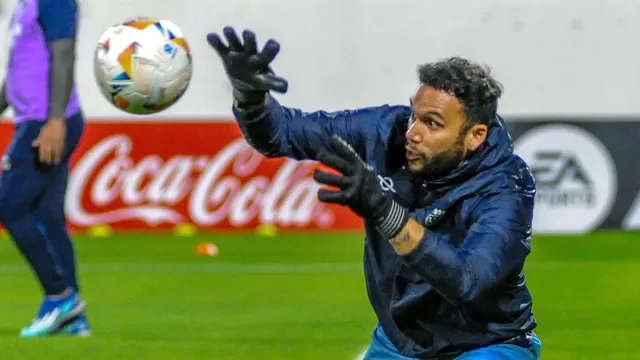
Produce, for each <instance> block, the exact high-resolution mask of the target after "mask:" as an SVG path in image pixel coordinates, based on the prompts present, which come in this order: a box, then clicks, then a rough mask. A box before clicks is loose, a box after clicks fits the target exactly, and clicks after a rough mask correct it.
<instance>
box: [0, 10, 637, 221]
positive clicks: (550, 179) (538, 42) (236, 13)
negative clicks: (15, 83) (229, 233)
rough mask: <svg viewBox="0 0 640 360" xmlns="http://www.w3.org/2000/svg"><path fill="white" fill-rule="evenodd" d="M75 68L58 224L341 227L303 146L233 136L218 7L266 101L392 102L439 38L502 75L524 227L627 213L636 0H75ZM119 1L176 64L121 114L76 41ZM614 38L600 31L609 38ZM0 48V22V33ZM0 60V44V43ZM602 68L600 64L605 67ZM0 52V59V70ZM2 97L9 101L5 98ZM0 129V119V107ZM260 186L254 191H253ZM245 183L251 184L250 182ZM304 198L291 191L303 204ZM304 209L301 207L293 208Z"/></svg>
mask: <svg viewBox="0 0 640 360" xmlns="http://www.w3.org/2000/svg"><path fill="white" fill-rule="evenodd" d="M15 2H16V1H15V0H8V1H4V2H3V4H2V7H3V9H4V10H5V11H4V12H3V13H2V14H0V28H2V27H5V26H7V22H8V15H9V12H7V11H6V10H8V9H11V8H12V7H13V6H14V4H15ZM80 3H81V6H82V27H81V34H80V36H79V44H78V68H77V71H78V78H79V84H78V86H79V89H80V93H81V98H82V102H83V104H84V108H85V111H86V113H87V118H88V121H89V123H90V125H89V126H88V128H87V133H86V136H85V137H84V139H83V142H82V145H81V147H80V150H79V152H78V154H77V155H76V156H75V157H74V162H73V171H72V177H71V180H70V183H69V194H68V197H67V213H68V215H69V221H70V222H71V224H72V225H73V227H74V228H76V229H84V228H86V227H90V226H92V225H95V224H110V225H111V226H113V227H114V228H116V229H163V230H164V229H170V228H172V227H173V225H175V224H179V223H192V224H195V225H197V226H198V227H202V228H209V229H211V228H215V229H244V228H253V227H255V226H257V225H259V224H263V223H274V224H276V225H278V226H281V227H284V228H290V229H307V230H309V229H325V228H333V229H345V230H347V229H354V230H360V229H361V224H360V221H359V219H357V218H356V217H355V216H354V215H353V214H351V213H350V212H349V211H347V210H345V209H343V208H339V207H332V206H322V205H321V204H318V203H317V202H316V201H315V197H314V196H313V195H314V194H315V191H316V190H317V184H315V183H313V181H312V180H311V173H312V170H313V167H314V164H313V163H308V162H301V163H297V162H293V161H290V160H268V159H264V158H263V157H261V156H259V155H257V154H256V153H255V152H253V151H252V150H251V149H250V148H248V146H247V145H246V143H245V142H244V141H242V139H241V137H240V134H239V132H238V131H237V127H236V126H235V125H234V124H233V122H232V121H231V111H230V104H231V96H230V88H229V84H228V80H227V79H226V77H225V75H224V72H223V70H222V67H221V65H220V61H219V60H218V59H217V58H216V55H215V54H214V52H213V51H212V50H211V49H209V47H208V45H207V43H206V40H205V36H206V33H208V32H210V31H220V30H221V29H222V27H223V26H225V25H227V24H230V25H234V26H237V27H238V28H239V29H242V28H244V27H248V28H251V29H252V30H254V31H256V32H257V34H258V37H259V41H260V42H261V43H263V42H264V41H265V40H266V39H267V37H273V38H276V39H278V40H279V41H280V42H281V44H282V50H281V53H280V55H279V57H278V59H277V60H276V62H275V64H274V68H275V69H276V71H277V72H278V73H279V74H281V75H283V76H285V77H287V78H288V79H289V81H290V90H289V92H288V94H286V95H277V97H278V98H279V100H281V101H282V102H283V103H284V104H286V105H289V106H293V107H298V108H302V109H305V110H309V111H311V110H317V109H325V110H339V109H348V108H357V107H362V106H370V105H377V104H383V103H406V102H407V98H408V96H409V95H410V94H411V92H412V91H413V90H414V88H415V86H416V85H417V81H416V74H415V71H416V66H417V65H418V64H420V63H422V62H427V61H432V60H435V59H438V58H442V57H445V56H451V55H461V56H465V57H469V58H472V59H474V60H477V61H481V62H485V63H487V64H490V65H491V67H492V68H494V70H495V74H496V76H497V77H498V79H499V80H501V81H502V83H503V84H504V86H505V95H504V98H503V100H502V102H501V104H500V106H501V108H500V109H501V113H502V114H503V115H504V116H505V117H506V118H507V120H508V122H509V127H510V129H511V131H512V134H513V137H514V141H515V143H516V146H515V147H516V151H517V152H518V153H519V154H521V155H522V156H523V157H524V158H525V159H526V160H527V161H528V162H529V164H530V165H531V167H532V170H533V171H534V172H535V173H536V178H537V181H538V188H539V195H538V199H537V204H538V205H537V210H536V214H535V231H537V232H545V233H548V232H574V233H582V232H588V231H591V230H593V229H596V228H635V229H637V228H640V197H639V196H638V193H639V192H640V169H638V167H637V161H636V160H635V156H636V155H637V150H636V146H635V145H636V144H635V139H638V138H639V137H638V136H639V135H640V121H639V120H640V102H638V101H637V99H638V98H639V96H638V95H640V94H638V90H637V83H638V80H639V78H640V72H639V70H638V66H637V61H636V59H637V58H639V57H640V48H638V47H635V46H628V44H637V43H640V31H638V30H640V29H638V28H639V27H640V11H638V10H640V4H637V3H635V2H622V1H621V2H607V1H595V0H588V1H584V0H583V1H579V0H567V1H563V2H561V3H558V2H557V1H553V0H545V1H538V2H536V3H535V4H534V3H531V4H529V3H525V2H514V1H512V0H502V1H492V0H477V1H473V2H469V1H465V0H454V1H448V2H441V1H430V0H421V1H408V0H400V1H394V2H387V1H382V0H367V1H365V0H353V1H341V0H308V1H304V2H300V1H295V0H277V1H276V0H265V1H251V0H238V1H234V2H225V4H224V6H220V5H219V3H218V2H203V1H200V0H186V1H183V2H181V3H180V4H178V3H176V2H175V1H165V0H135V1H134V0H129V1H126V0H121V1H118V2H117V4H116V3H114V2H108V1H80ZM133 15H148V16H155V17H158V18H166V19H170V20H172V21H173V22H175V23H176V24H177V25H178V26H180V27H181V29H182V30H183V32H184V33H185V36H186V37H187V39H188V40H189V42H190V45H191V48H192V50H193V55H194V80H193V82H192V84H191V85H190V87H189V90H188V92H187V94H186V95H185V96H184V97H183V98H182V99H181V101H180V102H179V103H178V104H177V105H176V106H175V107H173V108H171V109H169V110H168V111H166V112H164V113H162V114H160V116H156V117H153V118H151V117H132V116H130V115H127V114H124V113H122V112H120V111H118V110H117V109H115V108H114V107H113V106H112V105H110V104H109V103H108V102H107V101H105V100H104V99H103V98H102V96H101V94H100V93H99V91H98V88H97V86H96V84H95V80H94V77H93V63H92V60H93V49H94V46H95V43H96V41H97V39H98V38H99V37H100V35H101V34H102V32H103V31H104V30H105V29H106V28H107V27H108V26H110V25H112V24H114V23H117V22H120V21H122V20H123V19H124V18H127V17H130V16H133ZM612 39H615V40H616V41H612ZM0 46H1V47H0V48H5V46H6V39H5V37H2V38H0ZM0 58H2V60H3V61H5V60H6V54H5V53H2V54H0ZM611 69H615V71H612V70H611ZM1 74H2V70H1V69H0V75H1ZM9 115H10V114H9ZM5 120H6V119H5ZM0 127H1V128H2V129H1V130H2V131H1V134H0V145H1V146H2V147H3V148H4V147H6V145H7V144H8V141H9V137H10V134H11V131H12V130H11V126H10V125H9V124H8V123H7V122H6V121H5V122H4V123H2V124H0ZM257 194H263V195H259V196H258V195H257ZM256 196H258V197H256ZM307 205H308V206H309V207H307ZM308 209H312V210H308Z"/></svg>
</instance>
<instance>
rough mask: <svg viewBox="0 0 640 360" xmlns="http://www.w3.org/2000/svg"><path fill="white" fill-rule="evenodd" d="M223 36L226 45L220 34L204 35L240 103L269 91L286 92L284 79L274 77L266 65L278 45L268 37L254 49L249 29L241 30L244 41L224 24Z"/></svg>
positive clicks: (260, 98)
mask: <svg viewBox="0 0 640 360" xmlns="http://www.w3.org/2000/svg"><path fill="white" fill-rule="evenodd" d="M222 31H223V33H224V36H225V37H226V38H227V42H228V43H229V46H225V45H224V44H223V42H222V39H221V38H220V35H218V34H215V33H211V34H208V35H207V41H208V42H209V45H211V47H213V48H214V49H215V50H216V52H217V53H218V55H219V56H220V58H221V59H222V63H223V65H224V68H225V71H226V72H227V76H229V79H230V80H231V85H232V86H233V96H234V98H235V99H236V100H237V101H238V102H240V103H248V104H254V103H259V102H260V101H263V100H264V97H265V95H266V94H267V93H268V92H269V91H272V90H273V91H276V92H280V93H285V92H287V86H288V84H287V81H286V80H285V79H283V78H281V77H277V76H275V74H274V72H273V71H272V70H271V68H270V67H269V64H270V63H271V62H272V61H273V60H274V59H275V57H276V55H277V54H278V52H279V51H280V44H279V43H278V42H277V41H275V40H272V39H270V40H269V41H267V43H266V44H265V45H264V48H263V49H262V51H261V52H258V49H257V45H256V36H255V34H254V33H253V32H252V31H250V30H245V31H243V32H242V38H243V40H244V44H242V43H241V42H240V39H238V36H237V35H236V32H235V30H234V29H233V28H232V27H225V28H224V29H223V30H222Z"/></svg>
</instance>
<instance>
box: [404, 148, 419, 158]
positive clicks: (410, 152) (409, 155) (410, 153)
mask: <svg viewBox="0 0 640 360" xmlns="http://www.w3.org/2000/svg"><path fill="white" fill-rule="evenodd" d="M405 149H406V150H407V152H406V156H407V160H409V161H412V160H418V159H420V154H418V153H417V152H415V151H413V150H411V149H410V148H408V147H405Z"/></svg>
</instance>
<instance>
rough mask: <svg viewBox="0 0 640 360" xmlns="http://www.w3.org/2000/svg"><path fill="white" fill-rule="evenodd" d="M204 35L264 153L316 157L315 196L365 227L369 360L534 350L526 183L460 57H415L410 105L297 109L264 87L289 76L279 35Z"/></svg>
mask: <svg viewBox="0 0 640 360" xmlns="http://www.w3.org/2000/svg"><path fill="white" fill-rule="evenodd" d="M223 35H224V37H226V41H224V42H223V39H222V36H220V35H218V34H209V35H208V41H209V43H210V45H211V46H212V47H213V48H214V49H215V50H216V51H217V53H218V54H219V56H220V58H221V59H222V63H223V65H224V68H225V71H226V73H227V75H228V76H229V78H230V80H231V83H232V85H233V88H234V92H233V95H234V103H233V112H234V114H235V117H236V119H237V121H238V124H239V126H240V128H241V130H242V132H243V134H244V136H245V138H246V139H247V141H248V142H249V143H250V144H251V145H252V146H253V147H254V148H255V149H256V150H257V151H259V152H261V153H262V154H264V155H265V156H267V157H289V158H293V159H298V160H303V159H312V160H318V161H320V162H321V163H322V164H324V165H327V166H329V167H331V168H333V169H335V170H337V172H339V174H335V173H330V172H324V171H321V170H318V171H316V173H315V174H314V178H315V180H316V181H318V182H320V183H322V184H325V185H328V187H327V188H325V189H322V190H320V191H319V193H318V198H319V200H320V201H323V202H326V203H334V204H341V205H344V206H347V207H349V208H350V209H351V210H352V211H353V212H355V213H356V214H358V215H359V216H360V217H362V219H363V221H364V224H365V229H366V230H365V231H366V237H365V250H364V265H365V277H366V286H367V292H368V295H369V300H370V302H371V305H372V307H373V310H374V311H375V313H376V315H377V318H378V324H377V326H376V328H375V330H374V331H373V336H372V340H371V345H370V346H369V350H368V352H367V354H366V355H365V358H366V359H460V360H463V359H467V360H469V359H539V357H540V349H541V345H540V341H539V340H538V338H537V337H536V335H535V334H534V332H533V330H534V328H535V327H536V321H535V319H534V316H533V313H532V299H531V294H530V292H529V290H528V289H527V285H526V281H525V277H524V274H523V267H524V263H525V259H526V258H527V255H528V254H529V253H530V251H531V228H532V217H533V205H534V194H535V185H534V181H533V178H532V176H531V174H530V172H529V170H528V168H527V165H526V164H525V162H524V161H523V160H522V159H520V158H519V157H518V156H516V155H515V154H514V153H513V145H512V142H511V138H510V136H509V133H508V132H507V129H506V127H505V124H504V122H503V120H502V119H501V117H500V116H498V115H497V102H498V99H499V97H500V96H501V93H502V88H501V86H500V84H499V83H498V82H497V81H496V80H495V79H493V77H492V76H491V74H490V72H489V70H488V69H486V68H485V67H483V66H480V65H477V64H475V63H473V62H471V61H469V60H466V59H462V58H457V57H454V58H449V59H445V60H442V61H438V62H433V63H427V64H424V65H422V66H420V67H419V69H418V78H419V83H420V84H419V87H418V88H417V90H416V91H415V93H414V94H413V95H412V96H411V97H410V101H409V106H391V105H382V106H377V107H370V108H365V109H358V110H352V111H339V112H333V113H327V112H322V111H318V112H311V113H307V112H303V111H301V110H298V109H292V108H288V107H285V106H282V105H280V104H279V103H278V101H276V100H275V99H274V98H273V97H271V96H270V95H269V92H270V91H276V92H281V93H284V92H286V90H287V81H286V80H284V79H283V78H280V77H277V76H276V75H275V74H274V72H273V71H272V69H271V68H270V66H269V64H270V63H271V61H273V59H274V58H275V57H276V55H277V53H278V50H279V44H278V43H277V42H276V41H274V40H269V41H268V42H267V43H266V45H265V46H264V48H263V50H262V51H258V50H257V44H256V39H255V35H254V34H253V33H252V32H251V31H244V32H243V34H242V40H241V39H240V38H239V37H238V36H237V34H236V32H235V31H234V29H233V28H230V27H227V28H225V29H224V30H223Z"/></svg>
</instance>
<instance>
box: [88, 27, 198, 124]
mask: <svg viewBox="0 0 640 360" xmlns="http://www.w3.org/2000/svg"><path fill="white" fill-rule="evenodd" d="M94 71H95V77H96V81H97V83H98V87H99V88H100V91H101V92H102V94H103V95H104V96H105V98H106V99H107V100H108V101H109V102H110V103H112V104H113V105H115V106H116V107H117V108H118V109H121V110H123V111H125V112H127V113H130V114H136V115H146V114H154V113H158V112H160V111H163V110H166V109H168V108H169V107H171V106H172V105H173V104H175V103H176V102H177V101H178V100H179V99H180V97H182V95H184V93H185V92H186V90H187V88H188V86H189V82H190V81H191V72H192V60H191V51H190V49H189V45H188V44H187V41H186V40H185V38H184V37H183V36H182V32H181V31H180V29H179V28H178V27H177V26H176V25H175V24H174V23H172V22H171V21H168V20H156V19H152V18H147V17H137V18H135V19H131V20H127V21H125V22H123V23H121V24H117V25H114V26H112V27H110V28H109V29H107V31H105V32H104V33H103V34H102V37H100V40H99V41H98V46H97V47H96V50H95V54H94Z"/></svg>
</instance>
